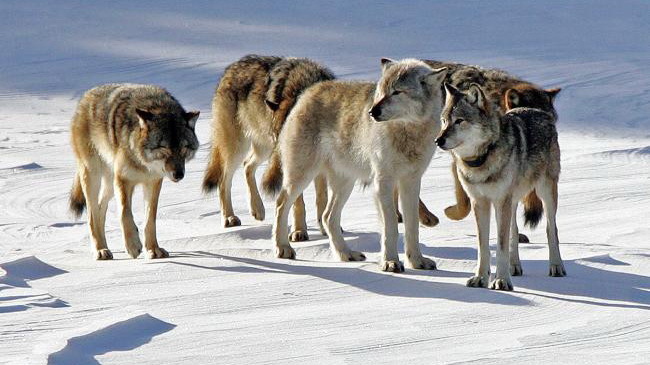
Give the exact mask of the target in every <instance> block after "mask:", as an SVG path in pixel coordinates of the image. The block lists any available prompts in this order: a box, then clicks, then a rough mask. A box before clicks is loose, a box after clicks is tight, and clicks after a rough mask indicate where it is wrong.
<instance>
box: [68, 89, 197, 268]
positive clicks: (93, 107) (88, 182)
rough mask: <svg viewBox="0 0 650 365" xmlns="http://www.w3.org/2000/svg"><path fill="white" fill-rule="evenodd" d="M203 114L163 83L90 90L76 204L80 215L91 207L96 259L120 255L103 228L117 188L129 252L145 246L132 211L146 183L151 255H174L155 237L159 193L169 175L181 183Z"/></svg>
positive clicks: (77, 124) (80, 124)
mask: <svg viewBox="0 0 650 365" xmlns="http://www.w3.org/2000/svg"><path fill="white" fill-rule="evenodd" d="M198 117H199V112H198V111H191V112H186V111H185V110H184V109H183V107H182V106H181V105H180V104H179V103H178V101H177V100H176V99H174V97H173V96H172V95H171V94H169V92H167V91H166V90H165V89H162V88H159V87H156V86H150V85H135V84H110V85H103V86H98V87H96V88H94V89H91V90H89V91H88V92H86V93H85V94H84V95H83V97H82V98H81V100H80V101H79V105H78V106H77V110H76V112H75V114H74V117H73V119H72V127H71V132H72V135H71V143H72V149H73V150H74V154H75V156H76V159H77V173H76V176H75V178H74V183H73V185H72V190H71V192H70V209H71V211H72V212H73V213H74V214H75V215H76V216H77V217H79V216H80V215H81V213H83V211H84V209H85V208H86V207H87V208H88V226H89V228H90V236H91V240H92V243H93V245H94V249H93V252H94V254H95V258H96V259H97V260H110V259H112V258H113V254H112V253H111V251H110V250H109V249H108V246H107V245H106V236H105V231H104V226H105V221H106V209H107V208H108V202H109V201H110V199H111V198H112V197H113V192H114V191H115V192H116V193H117V206H118V211H119V213H120V222H121V225H122V233H123V237H124V245H125V246H126V251H127V252H128V254H129V255H130V256H131V257H133V258H136V257H138V256H139V255H140V252H141V251H142V243H141V241H140V237H139V235H138V228H137V227H136V225H135V222H134V221H133V213H132V211H131V197H132V194H133V189H134V188H135V186H136V185H138V184H142V185H143V188H144V199H145V202H146V215H147V216H146V224H145V229H144V240H145V248H146V250H147V256H148V257H149V258H162V257H168V256H169V254H168V253H167V251H166V250H164V249H163V248H161V247H160V246H158V240H157V238H156V212H157V210H158V197H159V196H160V188H161V186H162V180H163V177H165V176H166V177H168V178H169V179H170V180H172V181H174V182H178V181H180V180H181V179H182V178H183V176H184V175H185V162H186V161H188V160H190V159H191V158H192V157H194V153H195V152H196V149H197V148H198V146H199V142H198V140H197V138H196V134H195V133H194V126H195V124H196V120H197V119H198Z"/></svg>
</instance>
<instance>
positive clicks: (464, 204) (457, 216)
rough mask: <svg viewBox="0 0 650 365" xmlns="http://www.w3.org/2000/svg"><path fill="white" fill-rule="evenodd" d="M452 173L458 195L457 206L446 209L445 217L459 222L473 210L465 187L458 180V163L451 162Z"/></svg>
mask: <svg viewBox="0 0 650 365" xmlns="http://www.w3.org/2000/svg"><path fill="white" fill-rule="evenodd" d="M451 173H452V175H453V177H454V191H455V193H456V205H452V206H450V207H447V208H446V209H445V215H446V216H447V217H448V218H449V219H453V220H455V221H459V220H461V219H463V218H465V217H467V215H468V214H469V212H470V210H471V205H470V200H469V196H467V193H466V192H465V189H464V188H463V185H461V183H460V181H459V180H458V171H457V170H456V162H455V161H452V162H451Z"/></svg>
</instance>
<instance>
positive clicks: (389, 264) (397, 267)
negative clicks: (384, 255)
mask: <svg viewBox="0 0 650 365" xmlns="http://www.w3.org/2000/svg"><path fill="white" fill-rule="evenodd" d="M379 268H380V269H381V271H386V272H394V273H401V272H404V264H403V263H402V262H401V261H395V260H388V261H382V262H381V263H380V264H379Z"/></svg>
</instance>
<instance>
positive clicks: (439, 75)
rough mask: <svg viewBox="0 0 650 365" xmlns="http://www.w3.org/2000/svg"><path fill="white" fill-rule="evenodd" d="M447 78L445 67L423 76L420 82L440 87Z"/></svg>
mask: <svg viewBox="0 0 650 365" xmlns="http://www.w3.org/2000/svg"><path fill="white" fill-rule="evenodd" d="M445 77H447V67H441V68H434V69H433V70H432V71H431V73H429V74H427V75H425V76H424V78H423V79H422V81H424V82H426V83H427V84H429V85H440V84H441V83H442V80H444V79H445Z"/></svg>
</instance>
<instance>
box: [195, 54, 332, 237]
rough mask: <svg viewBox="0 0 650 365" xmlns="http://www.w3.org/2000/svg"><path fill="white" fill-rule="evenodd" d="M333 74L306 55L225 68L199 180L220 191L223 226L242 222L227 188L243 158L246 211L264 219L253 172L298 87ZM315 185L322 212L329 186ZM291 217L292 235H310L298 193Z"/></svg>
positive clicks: (254, 59)
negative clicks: (208, 153)
mask: <svg viewBox="0 0 650 365" xmlns="http://www.w3.org/2000/svg"><path fill="white" fill-rule="evenodd" d="M333 79H334V74H333V73H332V72H331V71H330V70H329V69H328V68H326V67H324V66H322V65H320V64H318V63H316V62H314V61H312V60H309V59H306V58H283V57H274V56H258V55H248V56H245V57H243V58H241V59H240V60H238V61H236V62H234V63H233V64H231V65H229V66H228V67H227V68H226V70H225V72H224V75H223V77H222V78H221V80H220V81H219V85H218V86H217V88H216V91H215V94H214V98H213V100H212V110H213V130H212V149H211V153H210V158H209V161H208V166H207V169H206V172H205V176H204V179H203V190H204V191H205V192H210V191H212V190H215V189H217V188H218V190H219V199H220V202H221V216H222V222H223V225H224V227H234V226H239V225H240V224H241V221H240V219H239V217H237V216H236V215H235V214H234V211H233V207H232V202H231V187H232V178H233V175H234V173H235V170H236V169H237V167H238V166H239V165H240V164H241V163H242V162H243V163H244V171H245V174H246V182H247V185H248V195H249V202H250V213H251V215H252V216H253V217H254V218H255V219H257V220H264V216H265V211H264V204H263V202H262V198H261V197H260V193H259V190H258V188H257V183H256V181H255V171H256V170H257V167H258V166H259V165H260V164H261V163H262V162H264V161H266V160H267V159H268V158H269V156H270V155H271V153H272V151H273V150H274V148H275V145H276V143H277V138H278V135H279V133H280V131H281V130H282V126H283V125H284V122H285V119H286V117H287V115H288V113H289V111H291V109H292V108H293V106H294V104H295V103H296V100H297V98H298V97H299V96H300V95H301V94H302V92H303V91H304V90H305V89H307V88H308V87H310V86H312V85H314V84H316V83H319V82H322V81H326V80H333ZM270 178H273V176H271V177H270ZM315 185H316V190H317V192H318V194H317V202H316V203H317V204H316V205H317V208H318V211H319V214H318V216H319V217H320V216H321V213H322V211H323V210H324V209H325V203H326V202H327V185H326V182H325V180H324V179H323V178H318V179H316V181H315ZM294 221H295V222H294V226H293V229H294V231H293V232H292V234H291V240H292V241H305V240H307V239H309V237H308V235H307V226H306V223H305V206H304V201H303V199H302V195H301V196H300V197H299V199H297V200H296V204H295V205H294Z"/></svg>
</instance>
